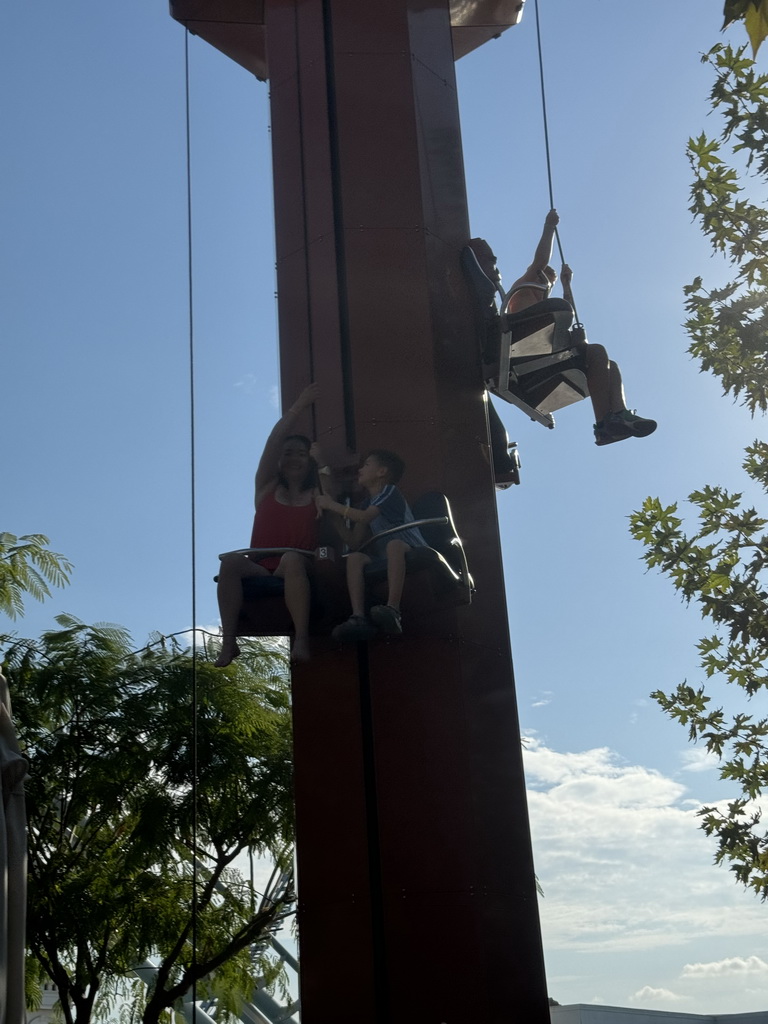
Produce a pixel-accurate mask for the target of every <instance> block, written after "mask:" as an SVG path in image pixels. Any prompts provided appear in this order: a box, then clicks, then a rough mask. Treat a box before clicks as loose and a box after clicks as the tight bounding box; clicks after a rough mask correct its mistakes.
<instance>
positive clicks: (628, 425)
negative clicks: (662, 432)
mask: <svg viewBox="0 0 768 1024" xmlns="http://www.w3.org/2000/svg"><path fill="white" fill-rule="evenodd" d="M656 426H657V424H656V420H647V419H645V418H644V417H642V416H638V415H637V414H636V413H635V412H634V411H630V410H629V409H623V410H622V411H621V412H612V413H609V414H608V416H606V417H605V419H604V420H603V421H602V422H601V423H596V424H595V444H596V445H604V444H614V442H616V441H625V440H626V439H627V438H628V437H648V435H649V434H652V433H653V432H654V430H655V429H656Z"/></svg>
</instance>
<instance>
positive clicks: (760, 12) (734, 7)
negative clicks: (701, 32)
mask: <svg viewBox="0 0 768 1024" xmlns="http://www.w3.org/2000/svg"><path fill="white" fill-rule="evenodd" d="M723 18H724V21H723V29H726V28H728V26H729V25H732V24H733V23H734V22H735V21H743V22H744V24H745V26H746V29H747V35H748V36H749V41H750V43H751V44H752V55H753V57H756V56H757V51H758V50H759V49H760V44H761V43H762V41H763V40H764V39H765V37H766V36H767V35H768V0H725V4H724V6H723Z"/></svg>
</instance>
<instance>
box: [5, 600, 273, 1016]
mask: <svg viewBox="0 0 768 1024" xmlns="http://www.w3.org/2000/svg"><path fill="white" fill-rule="evenodd" d="M57 622H58V627H59V628H58V629H56V630H53V631H50V632H48V633H45V634H44V635H43V636H42V638H41V639H40V640H39V641H38V642H31V641H19V640H15V641H13V643H12V646H11V648H10V652H9V654H8V655H7V658H6V666H7V674H8V677H9V682H10V686H11V690H12V693H13V695H14V711H15V715H16V721H17V729H18V732H19V738H20V741H21V743H22V745H23V747H24V749H25V753H26V755H27V756H28V757H29V759H30V765H31V770H30V779H29V782H28V787H27V791H28V816H29V905H28V942H29V945H30V947H31V949H32V951H33V953H34V955H35V957H36V958H37V959H38V960H39V962H40V964H42V966H43V968H44V969H45V971H46V972H47V974H48V975H49V976H50V977H51V978H52V979H53V981H54V982H55V983H56V985H57V986H58V990H59V995H60V1000H61V1003H62V1009H63V1014H64V1019H65V1021H66V1022H67V1024H75V1022H76V1024H88V1021H89V1020H90V1019H91V1018H92V1016H93V1015H94V1012H95V1011H96V1012H98V1004H97V998H99V997H101V999H102V1000H104V999H105V998H106V1000H107V1004H106V1008H107V1009H108V1003H109V996H110V995H111V994H112V993H114V991H115V986H116V984H117V983H118V981H119V980H120V979H122V978H124V977H126V976H130V974H131V971H132V969H133V968H135V967H136V966H138V965H139V964H141V963H142V961H144V960H145V959H149V960H151V961H152V962H153V963H154V964H156V965H157V975H156V980H155V983H154V986H153V987H152V988H151V989H150V990H149V991H147V992H146V993H145V998H144V1001H143V1006H142V1012H141V1017H142V1019H143V1021H144V1022H145V1024H155V1022H156V1021H157V1020H158V1019H159V1017H160V1015H161V1013H163V1011H164V1010H166V1009H167V1008H169V1007H173V1006H174V1005H176V1004H177V1003H178V1001H179V1000H180V999H181V998H182V997H183V996H184V995H185V993H187V992H189V990H190V989H191V987H192V985H193V983H194V984H196V985H197V986H198V992H199V994H200V997H202V996H204V995H205V994H209V995H215V996H216V997H217V998H218V1000H219V1011H220V1014H222V1015H223V1016H225V1017H226V1013H227V1012H228V1011H229V1012H234V1011H235V1010H237V1009H238V1008H239V1002H241V1001H242V999H243V997H244V996H247V995H248V994H250V992H251V991H252V989H253V986H254V984H255V983H256V979H257V977H261V978H266V979H268V980H269V979H270V978H273V977H274V976H275V974H276V968H275V965H274V964H273V963H271V962H270V961H269V959H268V958H267V957H266V955H263V954H260V955H257V956H256V958H255V961H254V957H253V944H254V943H258V942H259V940H263V939H264V937H265V936H268V935H269V934H270V929H272V928H273V927H275V926H276V925H277V923H278V922H279V921H280V918H281V915H282V914H284V913H285V909H286V901H287V900H290V898H291V897H290V893H287V894H286V893H283V894H282V895H280V896H275V897H274V898H273V899H270V898H264V899H262V898H260V897H258V896H257V895H256V894H254V892H253V891H252V889H251V886H250V885H249V884H248V883H247V882H246V881H245V880H244V879H243V878H242V877H241V875H240V873H239V872H238V870H237V868H236V864H235V862H236V859H237V858H238V857H239V856H241V855H242V854H243V853H247V852H249V851H251V852H253V853H255V854H257V855H269V856H270V857H271V858H273V859H274V861H275V862H276V863H277V864H278V866H279V865H283V866H286V867H287V868H289V865H290V861H289V851H290V847H291V843H292V838H293V816H292V815H293V811H292V791H291V788H292V772H291V736H290V711H289V696H288V688H287V682H286V678H287V672H286V665H285V659H284V657H283V656H282V655H281V654H280V653H278V652H275V651H274V650H270V649H269V648H267V647H264V646H262V645H260V644H252V645H243V646H244V647H245V646H247V649H246V650H244V652H243V655H242V656H241V657H240V658H239V659H238V661H237V662H236V663H233V665H232V666H230V667H229V668H227V669H225V670H221V669H214V668H213V667H212V665H211V664H210V662H208V661H207V660H202V659H201V658H199V657H195V656H193V654H192V653H190V652H189V651H188V650H185V649H181V648H180V647H179V646H178V645H177V644H176V643H175V642H173V641H170V642H168V641H165V640H163V639H162V638H157V639H156V642H154V643H153V644H152V645H150V646H149V647H147V648H145V649H144V650H143V651H140V652H138V653H134V652H133V651H132V645H131V641H130V637H129V636H128V634H127V633H126V632H125V631H124V630H122V629H120V628H119V627H116V626H110V625H105V624H101V625H96V626H86V625H84V624H83V623H82V622H79V621H78V620H77V619H74V618H72V617H70V616H59V618H58V619H57ZM8 639H9V638H5V640H6V641H8ZM193 722H194V723H196V724H195V726H194V728H193ZM286 860H288V863H287V864H286ZM273 895H274V894H273ZM193 908H194V912H193ZM193 946H194V948H193ZM104 1009H105V1006H104V1005H103V1006H102V1010H104Z"/></svg>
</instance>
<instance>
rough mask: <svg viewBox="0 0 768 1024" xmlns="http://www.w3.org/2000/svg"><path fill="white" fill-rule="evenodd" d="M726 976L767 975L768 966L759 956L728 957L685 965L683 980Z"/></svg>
mask: <svg viewBox="0 0 768 1024" xmlns="http://www.w3.org/2000/svg"><path fill="white" fill-rule="evenodd" d="M728 974H738V975H743V974H768V964H767V963H766V962H765V960H761V959H760V957H759V956H748V957H741V956H729V957H726V958H725V959H724V960H715V961H713V962H711V963H707V964H703V963H697V964H686V965H685V967H683V974H682V976H683V977H684V978H721V977H723V975H728Z"/></svg>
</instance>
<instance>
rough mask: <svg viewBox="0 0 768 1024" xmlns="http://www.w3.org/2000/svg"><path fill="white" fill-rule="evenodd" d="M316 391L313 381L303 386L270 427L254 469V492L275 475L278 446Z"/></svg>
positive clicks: (312, 399) (257, 491)
mask: <svg viewBox="0 0 768 1024" xmlns="http://www.w3.org/2000/svg"><path fill="white" fill-rule="evenodd" d="M318 391H319V387H318V385H317V384H314V383H313V384H310V385H308V387H306V388H304V390H303V391H302V392H301V394H300V395H299V397H298V398H297V399H296V401H295V402H294V403H293V405H291V406H290V407H289V408H288V410H287V411H286V412H285V413H284V415H283V416H282V417H281V418H280V419H279V420H278V421H277V423H276V424H275V425H274V427H273V428H272V431H271V433H270V435H269V437H268V438H267V442H266V444H265V445H264V451H263V452H262V454H261V458H260V459H259V465H258V468H257V470H256V494H258V493H259V491H260V490H261V489H262V487H264V486H266V484H268V483H269V482H270V481H271V480H274V478H275V476H276V475H277V463H278V461H279V459H280V446H281V445H282V443H283V441H284V440H285V438H286V437H288V435H289V434H290V433H291V431H292V430H293V427H294V425H295V423H296V420H297V419H298V418H299V416H300V415H301V413H302V412H303V411H304V410H305V409H307V408H308V407H309V406H310V405H312V403H313V402H314V401H315V399H316V398H317V395H318Z"/></svg>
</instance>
